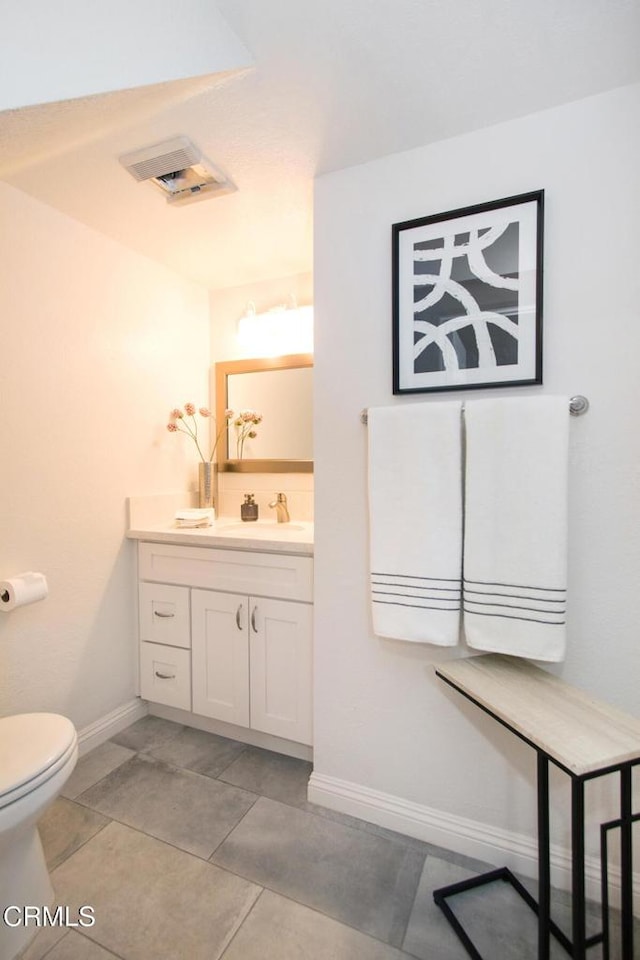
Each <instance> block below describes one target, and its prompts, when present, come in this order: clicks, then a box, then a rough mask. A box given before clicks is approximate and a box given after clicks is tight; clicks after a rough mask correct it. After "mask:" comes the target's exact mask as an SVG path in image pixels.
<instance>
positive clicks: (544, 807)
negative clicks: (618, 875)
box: [538, 751, 551, 960]
mask: <svg viewBox="0 0 640 960" xmlns="http://www.w3.org/2000/svg"><path fill="white" fill-rule="evenodd" d="M550 920H551V867H550V864H549V758H548V757H547V756H545V754H543V753H540V752H539V751H538V960H549V957H550V952H551V928H550V926H549V921H550Z"/></svg>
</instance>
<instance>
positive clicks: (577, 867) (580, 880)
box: [571, 777, 587, 960]
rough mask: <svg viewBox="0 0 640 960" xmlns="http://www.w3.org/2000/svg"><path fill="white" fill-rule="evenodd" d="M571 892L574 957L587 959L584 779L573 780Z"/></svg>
mask: <svg viewBox="0 0 640 960" xmlns="http://www.w3.org/2000/svg"><path fill="white" fill-rule="evenodd" d="M571 861H572V863H571V888H572V889H571V893H572V901H573V958H574V960H585V957H586V950H587V944H586V940H587V935H586V929H585V927H586V902H585V883H584V780H582V779H581V778H580V777H573V778H572V780H571Z"/></svg>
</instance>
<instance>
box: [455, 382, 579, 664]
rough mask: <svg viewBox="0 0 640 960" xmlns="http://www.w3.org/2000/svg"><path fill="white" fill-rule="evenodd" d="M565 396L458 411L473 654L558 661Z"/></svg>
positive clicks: (466, 618) (466, 605) (562, 615)
mask: <svg viewBox="0 0 640 960" xmlns="http://www.w3.org/2000/svg"><path fill="white" fill-rule="evenodd" d="M567 407H568V398H567V397H549V396H547V397H528V398H522V399H520V398H514V399H503V400H483V401H481V402H478V403H469V404H467V407H466V496H465V516H466V520H465V543H464V593H463V623H464V632H465V637H466V640H467V643H468V644H469V646H470V647H474V648H476V649H478V650H487V651H491V652H495V653H505V654H509V655H511V656H516V657H529V658H531V659H536V660H550V661H557V660H562V659H563V657H564V651H565V640H566V635H565V630H566V627H565V623H566V609H567V608H566V599H567V590H566V586H567V571H566V567H567V501H568V491H567V472H568V470H567V468H568V434H569V416H568V413H567Z"/></svg>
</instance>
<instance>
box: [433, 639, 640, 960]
mask: <svg viewBox="0 0 640 960" xmlns="http://www.w3.org/2000/svg"><path fill="white" fill-rule="evenodd" d="M436 675H437V676H438V677H440V679H441V680H443V681H444V682H445V683H447V684H449V685H450V686H451V687H453V688H454V689H455V690H457V691H458V692H459V693H461V694H462V695H463V696H464V697H466V698H467V699H468V700H470V701H471V702H472V703H474V704H475V705H476V706H477V707H479V708H480V709H481V710H483V711H484V712H485V713H488V714H489V716H491V717H493V718H494V720H497V721H498V722H499V723H501V724H502V725H503V726H504V727H506V728H507V730H510V731H511V732H512V733H514V734H515V735H516V736H517V737H518V738H519V739H520V740H524V742H525V743H527V744H529V746H530V747H532V748H533V749H534V750H535V751H536V754H537V791H538V881H539V886H538V901H537V902H536V901H535V900H534V898H533V897H532V896H531V895H530V894H529V892H528V891H527V890H526V889H525V888H524V887H523V886H522V884H521V883H520V882H519V881H518V879H517V878H516V877H515V876H514V875H513V874H512V873H511V871H510V870H508V869H507V868H502V869H498V870H493V871H490V872H489V873H487V874H482V875H481V876H479V877H474V878H472V879H471V880H466V881H463V882H462V883H458V884H452V885H450V886H448V887H442V888H440V889H439V890H436V891H434V894H433V896H434V900H435V901H436V903H437V904H438V906H439V907H440V908H441V909H442V910H443V912H444V913H445V915H446V917H447V919H448V920H449V922H450V923H451V925H452V927H453V928H454V930H455V932H456V933H457V935H458V937H459V938H460V940H461V941H462V943H463V944H464V946H465V948H466V950H467V953H468V954H469V956H470V957H472V958H473V960H483V958H482V956H481V954H480V953H479V952H478V950H477V948H476V947H475V945H474V944H473V942H472V941H471V939H470V938H469V936H468V935H467V933H466V931H465V930H464V929H463V927H462V925H461V924H460V922H459V921H458V919H457V917H456V916H455V914H454V913H453V911H452V909H451V907H450V905H449V904H448V902H447V899H448V898H449V897H452V896H455V894H457V893H462V892H463V891H464V890H469V889H471V888H473V887H477V886H481V885H483V884H486V883H491V882H493V881H494V880H498V879H502V880H507V881H508V882H509V883H511V884H512V886H513V887H514V888H515V889H516V890H517V892H518V893H519V894H520V896H522V897H523V899H524V900H525V901H526V902H527V903H528V904H529V906H530V907H531V908H532V909H533V910H534V911H535V912H536V913H537V915H538V960H549V956H550V938H551V936H552V935H553V936H554V937H555V938H556V939H557V940H558V941H559V942H560V943H561V944H562V946H563V947H564V948H565V950H566V951H567V953H568V954H569V956H571V957H573V958H574V960H585V958H586V955H587V950H588V949H589V948H590V947H592V946H595V945H596V944H598V943H602V944H603V956H604V960H633V889H632V884H633V852H632V825H633V823H634V822H635V821H637V820H638V819H640V814H635V815H634V814H633V810H632V786H631V775H632V769H633V767H634V766H636V765H637V764H639V763H640V719H637V718H636V717H632V716H631V715H629V714H626V713H623V712H622V711H620V710H616V709H615V708H614V707H611V706H609V705H608V704H606V703H603V702H602V701H599V700H596V699H594V698H593V697H590V696H589V695H588V694H586V693H584V692H583V691H581V690H578V689H577V688H576V687H572V686H570V685H569V684H567V683H565V682H564V681H563V680H560V679H558V677H555V676H553V675H552V674H550V673H547V672H546V671H545V670H541V669H540V668H539V667H536V666H534V665H533V664H532V663H530V662H529V661H526V660H521V659H519V658H517V657H507V656H503V655H501V654H487V655H484V656H478V657H466V658H464V659H461V660H453V661H451V662H450V663H447V664H442V665H439V666H438V667H436ZM550 761H551V763H553V764H555V765H556V766H557V767H559V768H560V769H561V770H563V771H564V772H565V773H566V774H567V776H569V777H570V779H571V848H572V849H571V887H572V938H571V940H570V939H569V938H568V937H567V936H566V935H565V934H564V933H563V931H562V930H560V928H559V927H558V926H557V925H556V924H555V923H554V922H553V920H552V919H551V909H550V908H551V870H550V861H549V762H550ZM609 773H619V775H620V816H619V818H617V819H615V820H612V821H610V822H608V823H604V824H601V825H600V846H601V871H602V906H603V916H602V931H601V932H600V933H598V934H596V935H595V936H592V937H587V933H586V898H585V876H584V867H585V863H584V861H585V844H584V827H585V810H584V787H585V783H586V782H587V780H592V779H594V778H596V777H601V776H604V775H605V774H609ZM613 830H619V831H620V850H621V856H620V873H621V914H622V957H621V958H617V957H616V958H611V957H610V948H609V920H608V912H609V911H608V903H609V900H608V871H607V852H608V846H607V844H608V837H609V834H610V833H611V831H613Z"/></svg>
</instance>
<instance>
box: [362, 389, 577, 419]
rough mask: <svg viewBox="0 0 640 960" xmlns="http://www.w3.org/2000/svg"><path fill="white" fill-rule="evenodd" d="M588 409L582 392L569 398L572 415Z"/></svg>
mask: <svg viewBox="0 0 640 960" xmlns="http://www.w3.org/2000/svg"><path fill="white" fill-rule="evenodd" d="M588 409H589V401H588V400H587V398H586V397H583V396H582V395H581V394H577V395H576V396H575V397H571V399H570V400H569V413H570V414H571V416H572V417H581V416H582V414H583V413H586V412H587V410H588ZM462 412H463V413H464V403H463V404H462ZM360 422H361V423H364V424H366V423H368V422H369V413H368V411H367V410H362V411H361V412H360Z"/></svg>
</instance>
